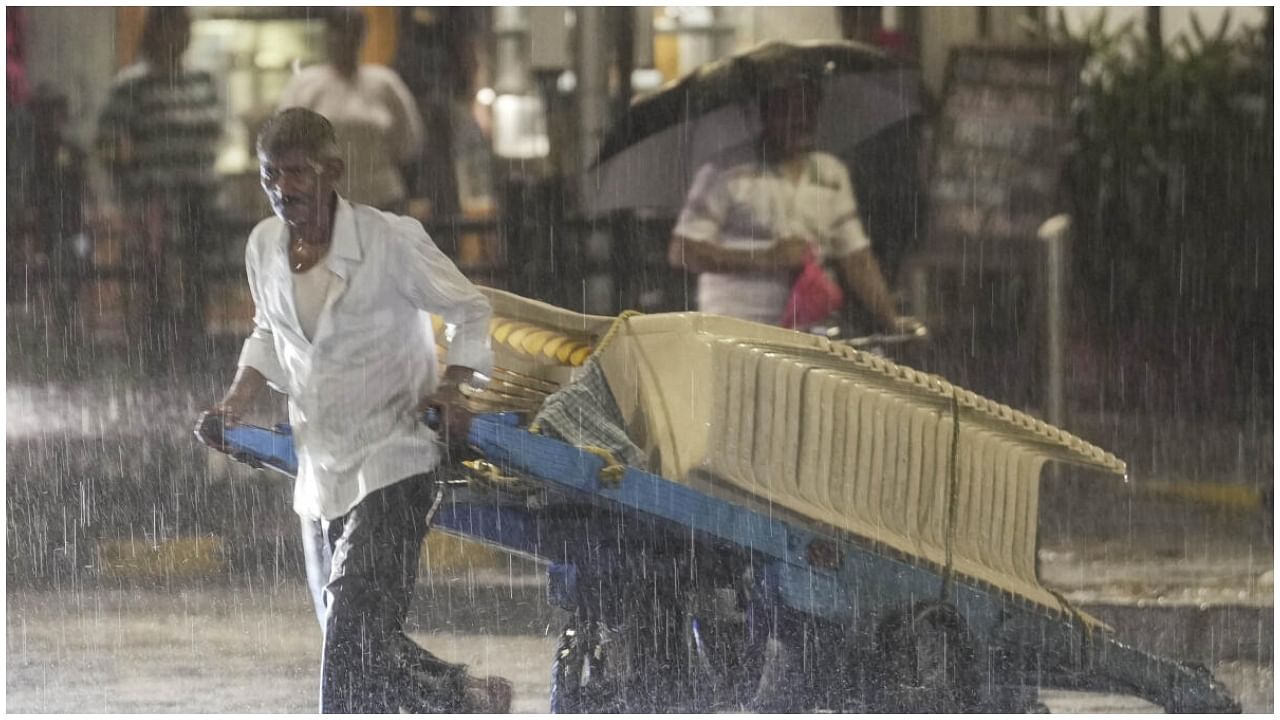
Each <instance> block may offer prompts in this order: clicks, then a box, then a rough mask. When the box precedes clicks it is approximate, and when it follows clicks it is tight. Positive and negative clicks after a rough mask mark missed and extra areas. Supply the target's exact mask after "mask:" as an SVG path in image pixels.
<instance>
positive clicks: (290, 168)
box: [258, 150, 342, 228]
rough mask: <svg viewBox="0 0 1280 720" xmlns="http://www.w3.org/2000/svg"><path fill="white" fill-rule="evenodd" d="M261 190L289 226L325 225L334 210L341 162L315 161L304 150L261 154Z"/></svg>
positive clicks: (259, 157)
mask: <svg viewBox="0 0 1280 720" xmlns="http://www.w3.org/2000/svg"><path fill="white" fill-rule="evenodd" d="M258 164H259V168H260V175H259V178H260V180H261V181H262V190H263V191H264V192H266V194H267V201H268V202H270V203H271V209H272V210H273V211H274V212H275V214H276V216H277V217H279V218H280V219H281V220H283V221H285V223H286V224H288V225H289V226H290V227H294V228H305V227H310V226H314V225H316V224H323V223H324V222H326V221H327V220H328V214H329V212H330V210H331V204H332V197H333V189H334V184H335V183H336V182H337V180H338V178H339V177H340V176H341V174H342V171H341V167H340V166H341V163H339V162H337V161H334V160H330V161H327V162H320V161H317V160H313V159H312V158H311V157H309V156H308V155H307V153H305V152H303V151H302V150H289V151H287V152H284V153H280V154H271V153H268V152H259V153H258Z"/></svg>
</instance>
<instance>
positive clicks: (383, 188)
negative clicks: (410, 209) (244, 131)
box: [279, 64, 423, 210]
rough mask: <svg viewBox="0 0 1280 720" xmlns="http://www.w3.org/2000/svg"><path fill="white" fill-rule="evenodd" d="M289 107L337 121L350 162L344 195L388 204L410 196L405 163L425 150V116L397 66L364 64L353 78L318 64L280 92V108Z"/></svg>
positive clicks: (378, 204) (376, 204)
mask: <svg viewBox="0 0 1280 720" xmlns="http://www.w3.org/2000/svg"><path fill="white" fill-rule="evenodd" d="M290 107H304V108H307V109H308V110H314V111H316V112H318V113H320V114H321V115H323V116H325V117H326V118H328V119H329V122H330V123H332V124H333V128H334V131H335V132H336V133H337V135H338V144H339V145H340V146H341V147H342V155H343V160H345V161H346V163H347V169H346V173H345V174H344V179H343V183H344V185H343V187H341V188H340V189H341V191H342V194H343V196H344V197H347V198H349V199H350V200H351V201H352V202H356V203H362V204H365V205H372V206H374V207H376V208H381V209H383V210H386V209H390V208H392V207H394V206H395V205H396V204H397V203H399V202H401V201H402V200H404V199H405V197H406V191H405V184H404V178H403V177H402V176H401V174H400V165H403V164H407V163H410V162H412V161H413V160H416V159H417V156H418V153H419V152H421V151H422V134H423V131H422V116H421V115H419V114H418V106H417V103H415V102H414V101H413V95H412V94H410V92H409V88H408V87H406V86H405V84H404V81H403V80H401V79H400V76H399V75H396V73H395V71H394V70H392V69H391V68H387V67H383V66H381V65H361V66H360V67H359V68H358V69H357V70H356V75H355V77H354V78H353V79H349V78H347V77H345V76H344V75H342V74H341V73H339V72H338V71H337V70H335V69H334V67H333V66H332V65H328V64H325V65H313V66H311V67H309V68H306V69H304V70H302V71H301V72H299V73H298V74H297V75H294V76H293V78H291V79H290V80H289V84H288V85H286V86H285V88H284V90H283V91H282V92H281V95H280V103H279V109H280V110H283V109H285V108H290Z"/></svg>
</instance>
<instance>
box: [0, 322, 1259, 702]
mask: <svg viewBox="0 0 1280 720" xmlns="http://www.w3.org/2000/svg"><path fill="white" fill-rule="evenodd" d="M11 348H12V343H11ZM234 352H235V348H234V346H233V345H230V344H224V345H223V346H220V347H215V348H213V349H211V351H210V354H209V356H208V357H206V358H204V361H203V364H204V365H205V366H206V367H208V368H226V370H225V371H224V370H221V369H219V370H205V371H192V370H190V369H184V370H182V371H175V372H173V373H169V374H167V375H166V374H162V375H161V376H159V377H157V378H156V379H154V380H150V381H142V380H138V379H136V376H135V374H134V372H133V371H132V369H131V368H129V367H127V366H122V365H121V364H120V363H121V362H122V361H121V360H120V359H119V358H115V359H113V358H111V357H106V358H104V359H103V361H102V363H101V364H100V365H99V366H96V367H94V368H92V369H91V370H90V371H88V372H87V373H86V374H85V376H84V379H82V380H81V381H78V382H48V381H47V380H45V379H43V378H42V376H41V373H40V372H38V368H36V369H32V368H21V367H19V368H17V369H16V370H15V368H14V367H13V366H12V363H11V367H10V371H9V376H8V384H7V387H6V400H7V403H8V411H7V418H6V421H7V427H6V449H7V457H6V473H7V478H6V494H7V497H6V499H7V516H6V520H7V522H8V528H7V532H8V535H7V542H8V547H7V550H8V552H7V557H6V562H7V569H8V580H9V582H8V590H7V596H6V600H7V623H6V641H7V665H8V667H7V670H8V672H7V677H6V693H7V699H6V703H7V708H6V709H7V710H8V711H10V712H130V713H132V712H310V711H311V710H312V709H313V708H314V706H315V705H314V701H315V694H316V689H315V679H314V675H315V669H316V667H317V663H318V652H319V630H318V627H317V626H316V623H315V619H314V615H313V614H312V613H311V611H310V609H309V603H308V600H307V597H306V595H305V591H304V589H303V583H302V580H301V578H302V570H301V565H300V557H301V553H300V549H299V547H298V542H297V529H296V528H297V526H296V519H295V518H294V516H293V514H292V512H291V511H290V510H289V495H290V491H291V486H290V483H289V481H288V480H287V479H286V478H283V477H280V476H273V475H270V474H268V473H265V472H253V471H250V470H248V469H247V468H244V467H243V466H239V465H235V464H233V463H229V462H226V461H225V459H223V458H221V457H218V456H215V455H213V454H211V453H209V452H207V451H205V450H203V449H202V448H200V447H198V446H197V445H196V443H195V442H194V440H193V438H192V437H191V430H190V428H191V426H192V423H193V422H194V420H195V417H196V415H197V414H198V413H199V411H200V410H201V409H202V408H203V407H205V406H206V405H207V404H208V403H210V402H212V400H214V399H215V398H216V397H217V396H218V395H219V394H220V393H221V391H222V389H223V384H224V383H225V382H226V381H227V380H228V379H229V374H230V372H229V369H230V368H231V367H232V365H233V364H234ZM112 363H115V365H114V366H113V365H112ZM283 414H284V413H283V405H282V403H281V401H280V398H279V397H278V396H275V397H270V398H265V399H264V400H263V401H262V403H261V404H260V406H259V407H257V408H256V409H255V413H254V414H253V415H251V416H250V417H249V418H248V419H249V421H251V422H257V423H259V424H269V423H272V422H276V421H279V420H280V419H282V418H283ZM1266 437H1267V441H1266V442H1267V443H1269V442H1270V440H1269V438H1270V435H1269V434H1268V435H1267V436H1266ZM1088 439H1094V438H1088ZM1268 447H1269V445H1268ZM1108 449H1114V450H1116V451H1117V452H1118V453H1120V454H1121V455H1122V456H1123V454H1124V448H1113V447H1108ZM1268 465H1269V462H1268ZM1241 467H1244V466H1242V465H1240V464H1237V465H1235V466H1233V469H1231V474H1232V476H1231V477H1228V478H1224V480H1223V481H1224V482H1226V483H1237V484H1238V483H1239V482H1240V481H1241V479H1240V477H1239V474H1240V468H1241ZM1250 467H1252V465H1250ZM1142 479H1143V478H1139V480H1142ZM1259 480H1261V481H1263V482H1265V483H1266V484H1268V485H1269V484H1270V482H1271V478H1270V477H1266V478H1261V479H1258V478H1255V479H1253V480H1252V482H1255V484H1256V482H1258V481H1259ZM1140 485H1141V482H1134V483H1130V484H1128V485H1125V484H1123V483H1119V482H1118V481H1116V480H1114V479H1109V478H1096V477H1084V476H1074V475H1071V474H1069V473H1068V474H1065V475H1064V476H1061V477H1058V478H1056V479H1053V480H1049V481H1047V482H1046V483H1045V487H1044V491H1043V493H1042V501H1041V504H1042V508H1043V510H1042V535H1041V538H1042V540H1041V555H1040V560H1041V575H1042V578H1043V579H1044V581H1045V582H1046V584H1048V585H1050V586H1052V587H1055V588H1056V589H1058V590H1060V591H1062V592H1064V594H1065V595H1066V596H1067V597H1068V598H1070V599H1071V600H1073V601H1075V602H1077V603H1079V604H1081V605H1083V606H1084V607H1085V608H1086V609H1087V610H1089V611H1090V612H1092V613H1093V614H1095V615H1097V616H1099V617H1100V618H1102V619H1103V620H1104V621H1107V622H1108V623H1110V624H1111V625H1113V627H1115V628H1116V631H1117V633H1118V634H1119V635H1120V637H1121V638H1122V639H1126V640H1129V641H1130V642H1133V643H1134V644H1135V645H1138V646H1139V647H1143V648H1144V649H1148V650H1151V651H1155V652H1159V653H1162V654H1166V655H1170V656H1174V657H1178V658H1180V659H1184V660H1194V661H1197V662H1201V663H1203V664H1205V665H1206V666H1207V667H1209V668H1211V669H1213V670H1214V672H1215V673H1217V674H1218V676H1219V678H1220V679H1221V680H1222V681H1223V682H1224V683H1225V684H1226V685H1227V686H1228V687H1230V688H1231V689H1232V690H1233V691H1234V692H1236V694H1237V696H1238V697H1239V699H1240V700H1241V702H1242V704H1243V705H1244V708H1245V710H1246V711H1254V712H1269V711H1270V710H1271V709H1272V706H1273V704H1272V689H1273V668H1274V663H1273V655H1272V644H1273V643H1272V640H1273V635H1274V630H1273V618H1272V615H1273V611H1272V608H1273V606H1274V600H1273V592H1274V591H1273V571H1274V555H1273V550H1272V529H1271V526H1270V523H1269V516H1266V515H1264V514H1263V513H1261V512H1259V511H1258V509H1257V508H1244V509H1241V508H1235V509H1226V510H1224V509H1222V508H1214V507H1207V506H1204V505H1201V504H1196V503H1192V502H1187V501H1183V500H1177V499H1169V498H1159V497H1155V496H1152V495H1150V494H1146V493H1143V492H1141V491H1140V490H1141V488H1140V487H1139V486H1140ZM469 557H470V559H468V560H467V561H466V562H464V563H461V564H459V563H456V562H455V563H453V564H448V563H445V565H444V566H437V567H435V568H433V572H431V573H429V574H428V576H427V577H424V579H423V580H422V582H421V584H420V588H419V592H418V599H417V601H416V604H415V608H414V615H413V616H412V617H411V627H413V628H415V629H418V630H420V629H423V628H431V629H432V630H433V631H435V632H433V633H432V634H423V633H421V632H416V631H415V637H417V638H418V639H419V640H420V641H421V642H423V643H424V644H426V645H428V646H429V647H432V648H433V649H438V650H439V651H440V653H441V654H442V655H444V656H446V657H449V658H450V659H453V660H455V661H460V662H466V663H469V664H472V665H473V666H474V669H475V670H476V671H477V672H480V673H497V674H502V675H504V676H507V677H509V678H511V679H512V680H513V681H514V682H515V685H516V706H515V708H514V709H515V710H516V711H518V712H545V711H546V710H547V707H548V706H547V689H548V685H549V677H550V675H549V664H550V658H551V652H552V649H553V647H554V643H555V636H556V634H557V633H558V630H559V626H560V623H561V622H562V620H561V616H560V615H559V611H557V610H554V609H552V608H551V607H550V606H548V605H547V603H546V601H545V586H544V580H543V578H542V576H541V575H540V573H539V568H537V567H536V566H534V565H532V564H531V563H526V562H513V561H510V560H509V559H505V558H503V557H497V556H493V555H483V554H481V555H475V556H469ZM473 561H474V562H473ZM1042 699H1043V700H1044V701H1045V702H1046V704H1047V705H1048V706H1049V707H1050V709H1051V710H1054V711H1057V712H1145V711H1155V710H1157V708H1155V707H1154V706H1151V705H1150V704H1148V703H1144V702H1142V701H1140V700H1137V699H1135V698H1128V697H1118V696H1103V695H1094V694H1085V693H1068V692H1058V691H1052V692H1050V691H1046V692H1045V693H1044V695H1043V698H1042Z"/></svg>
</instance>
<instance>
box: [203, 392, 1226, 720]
mask: <svg viewBox="0 0 1280 720" xmlns="http://www.w3.org/2000/svg"><path fill="white" fill-rule="evenodd" d="M196 434H197V436H198V437H200V439H201V440H202V441H203V442H205V443H206V444H209V445H210V446H212V447H215V448H217V449H219V450H222V451H224V452H228V453H230V454H231V455H232V456H233V457H235V458H236V459H238V460H241V461H243V462H247V463H249V464H251V465H254V466H255V467H268V468H271V469H274V470H277V471H279V472H282V473H285V474H288V475H293V474H294V472H295V471H296V467H297V460H296V456H295V455H294V452H293V443H292V437H291V435H290V434H289V430H288V427H287V426H283V425H281V426H277V427H276V428H275V429H270V430H269V429H264V428H257V427H253V426H247V425H240V426H236V427H232V428H226V429H224V428H222V426H221V423H220V421H219V419H218V418H217V417H216V416H211V415H206V416H205V417H204V418H202V421H201V423H200V424H199V426H198V427H197V433H196ZM468 441H469V444H470V446H471V447H472V448H473V449H474V450H476V451H478V452H479V454H480V455H481V456H483V458H484V460H485V461H486V462H487V463H488V464H489V469H490V480H488V481H486V480H485V478H484V477H483V476H475V475H474V474H473V476H472V478H471V479H470V480H469V481H467V482H458V483H454V484H449V485H446V489H445V495H444V497H443V499H442V502H441V503H440V504H439V506H438V508H437V511H436V515H435V517H434V519H433V524H432V526H433V528H435V529H438V530H444V531H446V532H450V533H454V534H458V535H462V536H466V537H468V538H472V539H477V540H481V541H484V542H487V543H490V544H493V545H496V546H499V547H501V548H503V549H506V550H508V551H512V552H517V553H520V554H523V555H527V556H531V557H534V558H538V559H540V560H543V561H546V562H548V563H550V571H549V595H550V598H549V599H550V601H551V602H552V603H553V604H555V605H557V606H558V607H561V608H564V609H565V610H568V611H569V612H570V613H571V619H570V621H569V622H568V624H567V626H566V627H565V629H564V631H563V633H562V635H561V638H560V644H559V647H558V648H557V651H556V653H555V656H554V658H553V659H552V698H551V702H552V711H553V712H665V711H681V712H706V711H715V710H742V709H745V710H760V711H779V712H787V711H790V712H804V711H810V710H814V709H829V710H836V711H866V710H870V711H987V712H1025V711H1028V710H1030V709H1033V708H1035V707H1036V706H1037V699H1036V694H1037V691H1038V689H1039V688H1040V687H1060V688H1070V689H1080V690H1096V691H1110V692H1124V693H1129V694H1134V695H1137V696H1139V697H1142V698H1144V699H1147V700H1149V701H1151V702H1154V703H1156V704H1158V705H1161V706H1162V707H1164V708H1165V709H1166V710H1168V711H1184V712H1186V711H1193V712H1239V706H1238V704H1237V703H1236V702H1235V701H1234V700H1233V699H1232V698H1231V697H1230V696H1229V695H1228V694H1227V693H1226V692H1225V691H1224V690H1223V689H1222V688H1221V687H1220V686H1219V685H1218V684H1217V683H1216V682H1215V681H1214V680H1213V678H1212V676H1211V675H1210V674H1209V673H1208V672H1207V671H1205V670H1204V669H1203V668H1200V667H1196V666H1190V665H1185V664H1181V663H1178V662H1176V661H1173V660H1169V659H1165V658H1160V657H1156V656H1153V655H1150V654H1148V653H1145V652H1143V651H1140V650H1137V649H1135V648H1133V647H1130V646H1127V645H1125V644H1123V643H1121V642H1119V641H1118V640H1117V639H1116V638H1115V637H1114V636H1113V635H1112V634H1111V633H1110V632H1109V631H1108V630H1107V629H1106V628H1104V627H1100V626H1098V625H1096V624H1094V623H1092V622H1088V621H1086V620H1085V619H1084V618H1082V617H1080V616H1078V615H1075V614H1073V613H1070V612H1066V613H1058V612H1053V611H1051V610H1050V609H1048V608H1045V607H1043V606H1039V605H1036V604H1033V603H1030V602H1028V601H1026V600H1024V599H1022V598H1019V597H1016V596H1013V595H1011V594H1009V593H1007V592H1005V591H1002V590H1000V589H998V588H995V587H992V586H989V585H986V584H983V583H980V582H976V581H973V580H972V579H969V578H965V577H963V576H959V577H954V578H950V577H948V573H946V572H945V571H944V569H943V568H939V567H932V566H930V565H929V564H926V563H923V562H921V561H920V560H919V559H918V558H911V557H907V556H904V555H902V554H900V553H897V552H895V551H892V550H890V549H888V548H885V547H883V546H877V545H875V544H872V543H868V542H865V541H863V540H861V539H859V538H856V537H852V536H850V535H849V534H847V533H843V532H840V531H837V530H835V529H832V528H827V527H823V526H821V525H819V524H817V523H812V522H807V521H805V520H804V519H803V518H796V517H791V516H789V515H786V514H784V513H782V512H773V511H771V510H770V509H768V508H764V509H761V508H760V507H748V506H747V505H746V504H739V503H734V502H730V501H727V500H724V499H721V498H718V497H715V496H712V495H709V494H707V493H704V492H701V491H699V490H697V489H695V488H692V487H689V486H686V485H683V484H680V483H676V482H672V481H670V480H668V479H666V478H663V477H661V476H658V475H654V474H652V473H649V472H645V471H642V470H639V469H637V468H633V467H627V468H625V470H624V471H623V472H622V474H621V477H617V476H616V475H611V474H609V473H605V472H604V471H605V469H606V465H607V463H606V460H605V459H604V458H602V457H600V456H598V455H596V454H593V453H592V452H589V451H586V450H582V449H580V448H577V447H574V446H572V445H569V444H567V443H564V442H561V441H559V440H556V439H553V438H550V437H546V436H543V435H539V434H536V433H532V432H529V431H528V430H526V429H524V428H522V427H520V426H519V424H518V420H517V417H516V416H515V415H514V414H509V413H497V414H490V415H480V416H477V417H476V418H475V419H474V421H473V423H472V426H471V431H470V435H469V437H468Z"/></svg>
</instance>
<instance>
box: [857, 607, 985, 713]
mask: <svg viewBox="0 0 1280 720" xmlns="http://www.w3.org/2000/svg"><path fill="white" fill-rule="evenodd" d="M877 652H878V656H879V657H878V663H877V664H878V667H877V671H878V672H877V674H878V675H879V678H878V682H876V683H875V687H876V689H877V690H878V692H879V694H880V697H879V700H880V703H879V704H880V705H881V707H879V708H877V710H878V711H879V712H903V713H905V712H916V713H920V712H927V713H962V712H972V711H973V710H974V708H975V707H976V706H977V699H978V688H977V677H976V674H975V669H974V667H973V648H972V646H971V645H970V643H969V638H968V632H967V631H966V628H965V624H964V618H962V617H961V616H960V613H959V611H957V610H956V609H955V607H953V606H951V605H948V604H945V603H932V602H926V603H920V604H918V605H916V607H915V608H914V609H913V610H912V611H911V612H904V613H901V614H898V615H895V616H892V617H890V618H888V619H887V620H885V621H884V623H882V624H881V626H880V629H879V632H878V638H877Z"/></svg>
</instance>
